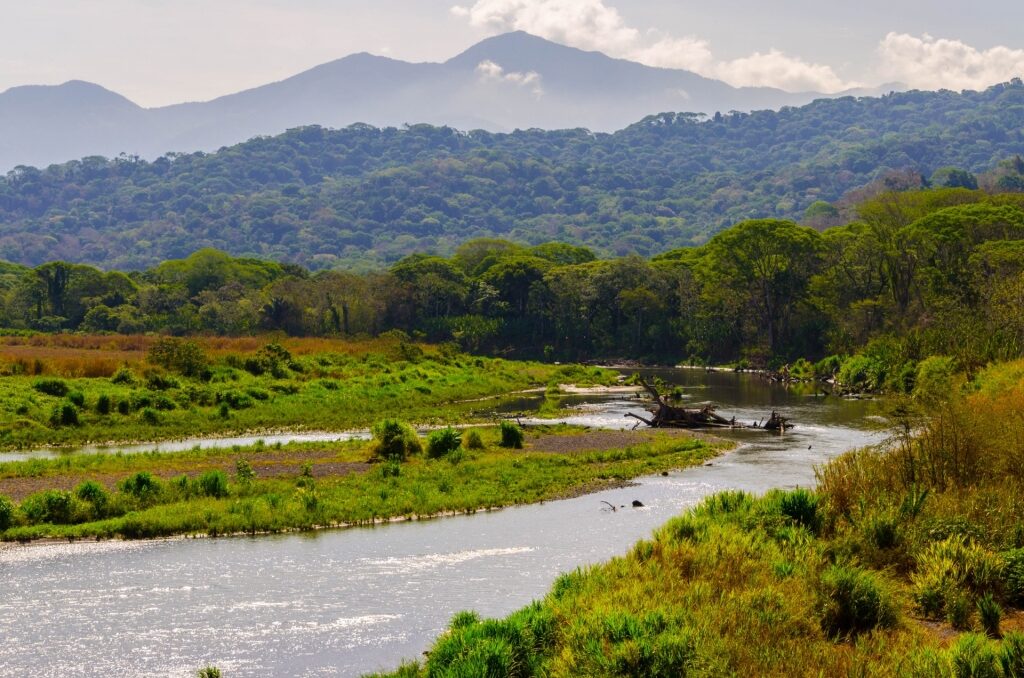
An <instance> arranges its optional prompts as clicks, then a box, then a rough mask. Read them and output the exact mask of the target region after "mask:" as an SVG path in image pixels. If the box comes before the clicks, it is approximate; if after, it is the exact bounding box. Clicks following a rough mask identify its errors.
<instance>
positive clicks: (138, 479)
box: [118, 471, 161, 503]
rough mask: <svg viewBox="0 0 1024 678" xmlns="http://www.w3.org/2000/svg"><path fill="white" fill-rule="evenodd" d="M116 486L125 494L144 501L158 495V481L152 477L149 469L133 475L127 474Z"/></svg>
mask: <svg viewBox="0 0 1024 678" xmlns="http://www.w3.org/2000/svg"><path fill="white" fill-rule="evenodd" d="M118 487H119V488H121V491H122V492H124V493H125V494H127V495H130V496H132V497H135V498H136V499H138V500H139V501H141V502H143V503H146V502H149V501H153V500H155V499H156V498H157V497H158V496H159V495H160V489H161V488H160V481H159V480H157V479H156V478H154V477H153V475H152V474H151V473H150V472H149V471H139V472H138V473H136V474H135V475H132V476H128V477H127V478H125V479H124V480H122V481H121V482H120V483H119V484H118Z"/></svg>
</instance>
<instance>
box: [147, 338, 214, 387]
mask: <svg viewBox="0 0 1024 678" xmlns="http://www.w3.org/2000/svg"><path fill="white" fill-rule="evenodd" d="M146 359H147V360H148V361H149V362H151V363H153V364H154V365H159V366H161V367H163V368H165V369H168V370H172V371H174V372H178V373H179V374H182V375H184V376H186V377H198V376H200V374H201V373H202V372H203V371H204V370H205V369H206V366H207V363H208V362H209V361H208V360H207V358H206V354H205V353H204V352H203V349H202V347H201V346H200V345H199V344H198V343H196V342H194V341H186V340H183V339H178V338H176V337H161V338H160V339H158V340H157V342H156V343H155V344H153V346H152V347H150V349H149V353H148V354H147V355H146Z"/></svg>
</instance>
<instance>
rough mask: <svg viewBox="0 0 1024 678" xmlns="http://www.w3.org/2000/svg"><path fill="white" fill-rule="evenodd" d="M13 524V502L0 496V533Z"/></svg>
mask: <svg viewBox="0 0 1024 678" xmlns="http://www.w3.org/2000/svg"><path fill="white" fill-rule="evenodd" d="M13 524H14V502H12V501H11V500H10V499H8V498H7V497H5V496H4V495H2V494H0V532H3V531H4V530H6V529H7V528H8V527H10V526H11V525H13Z"/></svg>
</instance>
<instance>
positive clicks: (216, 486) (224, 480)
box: [199, 471, 228, 499]
mask: <svg viewBox="0 0 1024 678" xmlns="http://www.w3.org/2000/svg"><path fill="white" fill-rule="evenodd" d="M199 491H200V492H201V493H203V494H204V495H206V496H207V497H213V498H214V499H221V498H223V497H226V496H228V476H227V474H226V473H224V471H206V472H205V473H203V474H202V475H201V476H199Z"/></svg>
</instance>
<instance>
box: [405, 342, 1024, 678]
mask: <svg viewBox="0 0 1024 678" xmlns="http://www.w3.org/2000/svg"><path fill="white" fill-rule="evenodd" d="M912 411H913V410H912V409H910V408H908V407H905V406H899V407H897V409H896V411H895V412H894V417H896V418H897V420H899V421H901V426H900V427H899V428H898V431H897V433H896V435H895V436H894V438H893V440H892V441H891V442H890V443H889V444H888V445H886V446H884V447H882V448H878V449H866V450H860V451H854V452H850V453H848V454H846V455H844V456H842V457H839V458H837V459H836V460H834V461H832V462H831V463H829V464H827V465H825V466H824V467H822V468H820V469H819V470H818V480H819V485H818V488H817V489H816V490H815V491H809V490H795V491H789V492H786V491H774V492H770V493H768V494H767V495H766V496H764V497H754V496H750V495H748V494H744V493H742V492H725V493H721V494H718V495H715V496H712V497H709V498H708V499H707V500H705V501H704V502H703V503H702V504H700V505H699V506H698V507H696V508H694V509H693V510H691V511H689V512H687V513H686V514H684V515H682V516H680V517H678V518H676V519H673V520H672V521H670V522H669V523H668V524H666V525H665V526H664V527H662V528H661V529H659V530H658V531H657V532H656V533H655V534H654V535H653V537H652V538H651V539H649V540H645V541H641V542H640V543H638V544H637V545H636V546H635V547H634V548H633V549H632V550H631V551H630V552H629V553H628V554H627V555H625V556H623V557H621V558H616V559H614V560H612V561H610V562H608V563H606V564H603V565H598V566H594V567H590V568H586V569H580V570H577V571H575V572H571V573H567V574H564V575H562V576H561V577H560V578H559V579H558V580H557V581H556V582H555V584H554V586H553V587H552V590H551V592H550V593H549V594H548V595H547V596H546V597H545V598H544V599H542V600H539V601H537V602H535V603H533V604H531V605H529V606H527V607H526V608H524V609H522V610H520V611H519V612H516V613H514V614H512V615H510V616H509V617H507V618H505V619H500V620H481V619H480V618H478V617H477V616H476V615H475V614H473V613H471V612H465V613H460V614H458V615H456V616H455V617H454V619H453V620H452V622H451V626H450V628H449V630H448V631H447V632H446V633H445V634H444V635H443V636H442V637H441V638H440V639H438V641H437V642H436V644H435V645H434V647H433V648H432V649H431V650H430V652H429V653H428V656H427V659H425V660H424V661H422V662H419V663H409V664H406V665H403V666H402V667H401V668H400V669H399V670H397V671H396V672H394V673H393V674H390V675H391V676H395V677H407V678H411V677H413V676H478V675H487V676H495V677H504V676H509V677H512V676H517V677H518V676H576V675H588V676H663V675H698V676H700V675H707V676H712V675H714V676H718V675H765V676H798V675H805V676H819V675H829V676H837V675H858V676H901V677H902V676H910V677H921V678H925V677H929V678H930V677H934V676H938V677H940V678H941V677H950V678H952V677H956V678H968V677H981V676H985V677H991V678H1000V677H1002V678H1012V677H1016V676H1021V675H1024V612H1022V608H1024V501H1022V497H1024V492H1022V491H1024V471H1022V469H1024V465H1022V464H1021V463H1020V455H1021V449H1022V448H1021V440H1024V417H1022V413H1024V362H1020V361H1018V362H1011V363H1007V364H1003V365H999V366H994V367H990V368H987V369H985V370H983V371H981V372H980V373H979V374H977V375H976V377H975V378H974V379H973V380H971V381H970V382H967V383H961V384H959V385H957V384H953V385H951V388H950V389H948V390H947V391H946V392H945V394H944V397H943V398H939V399H934V400H931V401H929V402H925V403H919V404H918V407H917V411H918V412H919V414H921V415H923V416H922V418H920V419H918V418H917V417H915V416H914V415H912V414H911V412H912Z"/></svg>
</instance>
